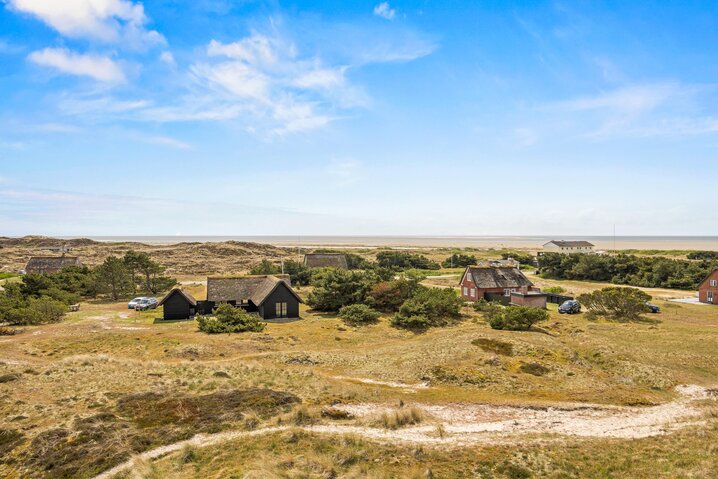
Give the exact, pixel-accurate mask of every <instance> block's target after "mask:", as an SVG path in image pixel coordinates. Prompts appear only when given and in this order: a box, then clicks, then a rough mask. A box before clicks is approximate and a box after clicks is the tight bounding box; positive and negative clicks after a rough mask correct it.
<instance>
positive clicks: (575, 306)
mask: <svg viewBox="0 0 718 479" xmlns="http://www.w3.org/2000/svg"><path fill="white" fill-rule="evenodd" d="M558 312H559V313H560V314H578V313H580V312H581V303H579V302H578V301H576V300H575V299H569V300H568V301H564V302H563V303H561V306H559V307H558Z"/></svg>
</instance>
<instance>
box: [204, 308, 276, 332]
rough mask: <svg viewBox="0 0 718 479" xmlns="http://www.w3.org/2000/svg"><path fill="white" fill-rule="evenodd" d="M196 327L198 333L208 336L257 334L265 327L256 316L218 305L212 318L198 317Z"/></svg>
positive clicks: (239, 309)
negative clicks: (247, 332) (252, 332)
mask: <svg viewBox="0 0 718 479" xmlns="http://www.w3.org/2000/svg"><path fill="white" fill-rule="evenodd" d="M197 325H198V327H199V330H200V331H202V332H204V333H208V334H220V333H243V332H246V331H254V332H259V331H263V330H264V327H265V326H266V325H265V324H264V322H263V321H262V320H261V319H260V318H259V316H258V315H256V314H253V313H248V312H246V311H245V310H243V309H242V308H235V307H234V306H232V305H231V304H220V305H219V306H218V307H217V309H215V310H214V316H200V317H199V318H197Z"/></svg>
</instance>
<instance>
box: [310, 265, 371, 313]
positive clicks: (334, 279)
mask: <svg viewBox="0 0 718 479" xmlns="http://www.w3.org/2000/svg"><path fill="white" fill-rule="evenodd" d="M374 282H375V276H374V275H372V274H368V273H364V272H360V271H348V270H343V269H336V268H325V269H322V270H318V271H316V272H314V273H312V286H314V289H313V290H312V292H311V293H309V297H308V298H307V304H309V305H310V306H311V307H312V308H314V309H316V310H318V311H339V310H340V309H341V308H342V306H348V305H351V304H359V303H366V302H367V300H369V299H370V296H369V292H370V291H371V287H372V284H374Z"/></svg>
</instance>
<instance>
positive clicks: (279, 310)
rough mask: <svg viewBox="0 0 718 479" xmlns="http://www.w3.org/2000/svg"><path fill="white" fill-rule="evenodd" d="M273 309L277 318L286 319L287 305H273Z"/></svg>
mask: <svg viewBox="0 0 718 479" xmlns="http://www.w3.org/2000/svg"><path fill="white" fill-rule="evenodd" d="M274 307H275V308H276V311H275V313H276V316H277V317H278V318H286V317H287V303H274Z"/></svg>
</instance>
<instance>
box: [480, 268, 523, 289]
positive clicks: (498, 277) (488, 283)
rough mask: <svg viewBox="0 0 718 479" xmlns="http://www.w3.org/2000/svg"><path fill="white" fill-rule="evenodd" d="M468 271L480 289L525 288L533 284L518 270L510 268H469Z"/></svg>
mask: <svg viewBox="0 0 718 479" xmlns="http://www.w3.org/2000/svg"><path fill="white" fill-rule="evenodd" d="M467 270H468V271H469V272H470V274H471V277H472V278H473V279H474V283H476V287H477V288H480V289H492V288H523V287H531V286H533V283H532V282H531V281H530V280H529V279H528V278H527V277H526V276H524V274H523V273H522V272H521V271H519V270H518V269H516V268H510V267H501V268H494V267H477V266H469V267H468V268H467Z"/></svg>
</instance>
